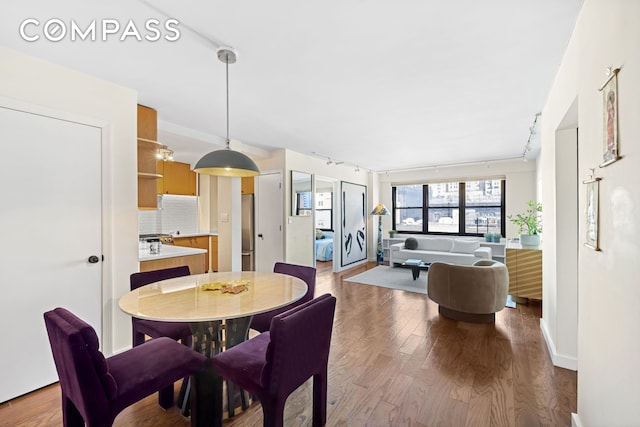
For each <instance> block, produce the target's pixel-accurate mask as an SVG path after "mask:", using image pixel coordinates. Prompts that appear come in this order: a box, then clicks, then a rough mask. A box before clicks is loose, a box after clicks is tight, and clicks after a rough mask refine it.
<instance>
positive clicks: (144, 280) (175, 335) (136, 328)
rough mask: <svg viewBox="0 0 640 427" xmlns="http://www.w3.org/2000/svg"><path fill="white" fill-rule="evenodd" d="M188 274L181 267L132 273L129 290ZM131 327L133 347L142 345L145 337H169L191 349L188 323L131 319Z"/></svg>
mask: <svg viewBox="0 0 640 427" xmlns="http://www.w3.org/2000/svg"><path fill="white" fill-rule="evenodd" d="M190 274H191V272H190V271H189V266H187V265H183V266H181V267H172V268H165V269H162V270H152V271H143V272H140V273H133V274H132V275H131V276H130V277H129V282H130V284H131V290H134V289H138V288H139V287H141V286H144V285H148V284H149V283H153V282H157V281H160V280H165V279H173V278H174V277H182V276H188V275H190ZM131 326H132V327H133V347H135V346H137V345H140V344H142V343H143V342H144V339H145V337H144V336H145V335H148V336H150V337H151V338H158V337H169V338H172V339H174V340H176V341H177V340H181V341H182V343H183V344H184V345H187V346H189V347H191V329H189V324H188V323H182V322H159V321H156V320H147V319H136V318H135V317H133V318H132V319H131Z"/></svg>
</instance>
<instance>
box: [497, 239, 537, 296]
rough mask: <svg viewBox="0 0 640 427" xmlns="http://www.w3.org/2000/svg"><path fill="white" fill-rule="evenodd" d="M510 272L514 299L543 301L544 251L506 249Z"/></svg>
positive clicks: (511, 290) (510, 285) (510, 286)
mask: <svg viewBox="0 0 640 427" xmlns="http://www.w3.org/2000/svg"><path fill="white" fill-rule="evenodd" d="M506 253H507V254H506V255H507V269H508V270H509V294H510V295H512V296H514V297H521V298H533V299H537V300H541V299H542V251H541V250H539V249H510V248H507V249H506Z"/></svg>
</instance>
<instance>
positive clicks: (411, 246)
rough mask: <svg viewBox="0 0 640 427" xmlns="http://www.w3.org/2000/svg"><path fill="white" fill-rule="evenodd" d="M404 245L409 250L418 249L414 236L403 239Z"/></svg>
mask: <svg viewBox="0 0 640 427" xmlns="http://www.w3.org/2000/svg"><path fill="white" fill-rule="evenodd" d="M404 247H405V248H406V249H411V250H414V249H418V240H416V238H415V237H409V238H407V240H405V241H404Z"/></svg>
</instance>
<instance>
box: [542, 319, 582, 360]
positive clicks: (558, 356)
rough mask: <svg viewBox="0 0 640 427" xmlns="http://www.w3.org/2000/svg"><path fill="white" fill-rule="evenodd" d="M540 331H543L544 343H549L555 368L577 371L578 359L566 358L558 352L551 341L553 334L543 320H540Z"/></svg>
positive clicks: (548, 347) (548, 346) (548, 348)
mask: <svg viewBox="0 0 640 427" xmlns="http://www.w3.org/2000/svg"><path fill="white" fill-rule="evenodd" d="M540 329H541V330H542V336H543V337H544V342H546V343H547V350H549V355H550V356H551V362H552V363H553V366H558V367H560V368H565V369H570V370H572V371H577V370H578V359H577V358H576V357H571V356H565V355H562V354H558V353H557V352H556V346H555V344H554V343H553V340H552V339H551V334H550V333H549V331H548V330H547V327H546V324H545V323H544V322H543V321H542V319H540Z"/></svg>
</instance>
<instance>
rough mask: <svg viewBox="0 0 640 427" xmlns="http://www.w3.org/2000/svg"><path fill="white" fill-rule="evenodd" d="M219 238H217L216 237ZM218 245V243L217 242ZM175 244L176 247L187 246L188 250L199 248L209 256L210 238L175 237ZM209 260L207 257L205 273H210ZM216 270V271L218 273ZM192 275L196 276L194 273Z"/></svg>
mask: <svg viewBox="0 0 640 427" xmlns="http://www.w3.org/2000/svg"><path fill="white" fill-rule="evenodd" d="M216 237H217V236H216ZM216 243H217V242H216ZM173 244H174V245H175V246H185V247H188V248H199V249H204V250H206V251H207V254H209V253H210V252H209V236H191V237H174V238H173ZM217 247H218V245H217V244H216V270H217V267H218V262H217V261H218V256H217ZM209 258H210V256H209V255H207V256H206V257H205V260H204V271H209ZM216 270H214V271H216ZM191 274H194V273H193V272H192V273H191Z"/></svg>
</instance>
